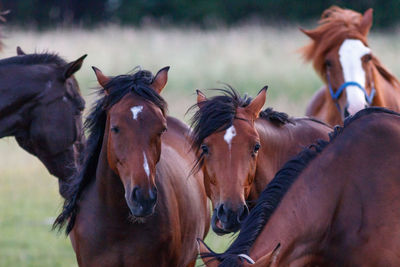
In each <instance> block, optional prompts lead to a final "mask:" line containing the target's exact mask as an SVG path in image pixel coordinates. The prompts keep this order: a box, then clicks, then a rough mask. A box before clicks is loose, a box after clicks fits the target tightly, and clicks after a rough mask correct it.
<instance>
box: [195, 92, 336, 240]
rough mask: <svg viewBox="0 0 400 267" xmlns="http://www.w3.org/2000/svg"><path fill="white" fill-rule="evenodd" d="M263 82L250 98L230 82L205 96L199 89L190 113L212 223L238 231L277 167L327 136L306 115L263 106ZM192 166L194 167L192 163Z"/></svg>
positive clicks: (227, 230) (220, 228)
mask: <svg viewBox="0 0 400 267" xmlns="http://www.w3.org/2000/svg"><path fill="white" fill-rule="evenodd" d="M266 90H267V87H265V88H263V89H262V90H261V91H260V93H259V94H258V95H257V97H256V98H254V100H251V98H249V97H247V96H245V97H241V96H240V95H239V93H238V92H237V91H236V90H234V89H233V88H231V87H229V88H228V89H225V90H224V89H220V90H219V91H220V92H222V95H218V96H215V97H212V98H210V99H207V98H206V97H205V96H204V94H203V93H201V92H200V91H197V105H194V106H193V107H192V108H198V110H197V112H196V113H195V114H194V116H193V118H192V126H193V129H194V130H193V146H192V148H193V150H194V151H195V152H196V153H197V154H198V155H199V157H198V159H197V166H195V168H197V169H202V171H203V173H204V184H205V187H206V192H207V195H208V197H209V198H210V199H211V201H212V204H213V209H214V213H213V216H212V228H213V230H214V232H216V233H217V234H221V235H222V234H226V233H230V232H236V231H238V230H239V229H240V224H241V222H242V221H243V220H244V219H245V218H246V216H247V215H248V212H249V208H251V203H252V202H255V200H257V198H258V196H259V194H260V193H261V192H262V190H263V189H264V188H265V186H266V185H267V184H268V183H269V182H270V181H271V180H272V178H273V177H274V175H275V173H276V172H277V171H278V170H279V168H280V167H282V165H283V164H284V163H285V162H286V161H287V160H288V159H290V158H291V157H292V156H294V155H296V154H297V153H298V152H299V151H301V150H302V149H303V148H304V147H307V146H308V145H309V144H312V143H313V142H315V141H316V140H317V139H320V138H323V139H328V133H329V132H330V131H331V130H332V129H331V128H330V127H329V126H327V125H325V124H324V123H321V122H319V121H316V120H313V119H309V118H296V119H295V118H289V117H288V115H286V114H284V113H280V112H276V111H273V110H272V109H271V108H268V109H266V110H264V111H261V110H262V107H263V105H264V103H265V100H266ZM194 170H196V169H194Z"/></svg>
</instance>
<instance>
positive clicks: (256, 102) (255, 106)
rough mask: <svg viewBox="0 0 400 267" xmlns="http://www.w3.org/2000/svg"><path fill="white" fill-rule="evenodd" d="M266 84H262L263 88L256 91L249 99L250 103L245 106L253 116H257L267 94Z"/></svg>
mask: <svg viewBox="0 0 400 267" xmlns="http://www.w3.org/2000/svg"><path fill="white" fill-rule="evenodd" d="M267 89H268V86H264V88H263V89H261V91H260V92H259V93H258V95H257V96H256V97H255V98H254V99H253V101H251V103H250V104H249V105H248V106H247V107H246V108H245V109H246V111H247V112H248V113H250V114H251V115H252V116H253V117H254V118H258V115H259V114H260V112H261V110H262V108H263V106H264V104H265V99H266V96H267Z"/></svg>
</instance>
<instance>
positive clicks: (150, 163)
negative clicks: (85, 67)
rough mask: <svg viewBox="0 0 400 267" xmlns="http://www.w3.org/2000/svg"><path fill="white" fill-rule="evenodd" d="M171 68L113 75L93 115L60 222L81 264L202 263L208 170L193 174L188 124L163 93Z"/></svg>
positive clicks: (102, 77) (103, 78)
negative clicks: (199, 257)
mask: <svg viewBox="0 0 400 267" xmlns="http://www.w3.org/2000/svg"><path fill="white" fill-rule="evenodd" d="M168 69H169V68H163V69H161V70H160V71H159V72H158V73H157V74H156V75H155V77H153V75H152V74H151V73H150V72H149V71H145V70H140V71H137V72H136V73H134V74H131V75H120V76H116V77H113V78H110V77H107V76H105V75H103V74H102V72H101V71H100V70H98V69H96V68H95V69H94V70H95V72H96V76H97V79H98V81H99V83H100V85H101V86H102V87H103V88H104V90H102V91H101V94H102V95H103V97H102V98H101V99H100V100H99V101H98V102H97V104H96V105H95V107H94V109H93V111H92V113H91V114H90V115H89V117H88V119H87V121H86V126H87V127H88V130H89V132H90V136H89V138H88V142H87V147H86V150H85V153H84V155H85V159H84V164H83V167H82V169H81V171H80V172H79V173H77V175H76V177H75V179H73V181H74V184H73V185H72V186H71V187H70V189H71V190H72V191H71V194H70V196H71V197H70V198H68V199H67V200H66V202H65V205H64V209H63V211H62V213H61V214H60V216H59V217H58V218H57V220H56V222H55V225H56V226H57V225H58V226H62V225H63V224H65V223H67V222H68V226H67V228H66V230H67V233H70V238H71V241H72V245H73V248H74V250H75V253H76V257H77V260H78V264H79V265H80V266H194V264H195V260H196V255H197V244H196V238H199V237H201V238H204V237H205V235H206V233H207V232H208V229H209V221H210V214H209V206H208V202H207V196H206V193H205V190H204V186H203V181H202V175H201V173H198V174H195V175H189V173H190V170H191V164H192V163H193V161H194V160H195V155H194V153H193V152H190V150H189V149H190V141H189V139H188V136H187V133H188V130H189V129H188V127H187V126H186V125H184V124H183V123H182V122H180V121H178V120H177V119H174V118H172V117H167V115H166V108H167V104H166V102H165V101H164V99H163V98H162V97H161V96H160V95H159V94H160V93H161V90H162V89H163V88H164V86H165V85H166V83H167V73H168Z"/></svg>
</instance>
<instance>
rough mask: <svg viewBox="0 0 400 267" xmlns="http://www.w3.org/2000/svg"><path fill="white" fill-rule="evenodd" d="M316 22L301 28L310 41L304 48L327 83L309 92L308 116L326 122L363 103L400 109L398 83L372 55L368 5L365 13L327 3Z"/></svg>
mask: <svg viewBox="0 0 400 267" xmlns="http://www.w3.org/2000/svg"><path fill="white" fill-rule="evenodd" d="M319 24H320V25H319V26H318V27H317V28H316V29H314V30H303V29H301V30H302V31H303V32H304V33H305V34H306V35H307V36H308V37H310V38H311V40H312V41H311V43H310V44H309V45H307V46H306V47H304V48H303V50H302V51H303V54H304V57H305V59H306V60H307V61H313V65H314V68H315V70H316V71H317V73H318V74H319V75H320V76H321V78H322V80H323V81H324V82H325V86H323V87H322V88H321V89H320V90H319V91H317V92H316V93H315V95H314V96H313V98H312V100H311V102H310V104H309V106H308V108H307V111H306V115H307V116H311V117H315V118H318V119H320V120H323V121H325V122H327V123H329V124H330V125H336V124H340V125H341V124H342V123H343V118H345V117H346V116H348V115H353V114H355V113H356V112H357V111H359V110H361V109H363V108H365V107H367V106H380V107H387V108H390V109H392V110H394V111H400V83H399V81H398V80H397V79H396V78H395V77H394V76H393V75H392V74H391V73H390V72H389V71H388V70H387V69H386V68H385V67H384V66H383V65H382V64H381V62H380V61H379V60H378V59H377V58H376V56H375V55H373V54H372V52H371V49H370V48H369V47H368V42H367V36H368V32H369V29H370V28H371V26H372V9H368V10H367V11H366V12H365V13H364V15H361V14H360V13H357V12H355V11H352V10H348V9H341V8H339V7H336V6H334V7H331V8H329V9H327V10H325V11H324V13H323V14H322V17H321V20H320V21H319Z"/></svg>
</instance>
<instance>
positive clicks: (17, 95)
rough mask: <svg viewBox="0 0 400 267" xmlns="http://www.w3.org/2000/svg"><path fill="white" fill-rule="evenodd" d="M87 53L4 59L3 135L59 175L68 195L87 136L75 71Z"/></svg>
mask: <svg viewBox="0 0 400 267" xmlns="http://www.w3.org/2000/svg"><path fill="white" fill-rule="evenodd" d="M85 57H86V55H84V56H82V57H80V58H78V59H77V60H75V61H72V62H70V63H67V62H66V61H65V60H64V59H62V58H61V57H60V56H58V55H56V54H50V53H42V54H27V55H25V54H24V55H18V56H15V57H10V58H5V59H1V60H0V96H1V97H0V138H2V137H7V136H14V137H15V139H16V140H17V142H18V144H19V146H20V147H22V148H23V149H24V150H25V151H27V152H29V153H30V154H33V155H34V156H36V157H37V158H38V159H39V160H40V161H41V162H42V163H43V164H44V165H45V166H46V168H47V170H48V171H49V172H50V173H51V174H52V175H54V176H56V177H57V178H58V179H59V180H58V181H59V186H60V193H61V195H62V196H63V197H66V195H65V192H66V187H67V183H68V181H67V180H68V179H69V177H70V176H71V175H72V174H73V173H74V171H75V170H76V168H77V166H78V165H79V158H78V157H79V156H78V155H79V153H80V151H81V150H82V148H83V146H84V143H85V137H84V133H83V131H82V111H83V109H84V107H85V101H84V99H83V98H82V96H81V94H80V89H79V85H78V82H77V81H76V79H75V77H74V75H73V74H74V73H75V72H77V71H78V70H79V69H80V68H81V66H82V63H83V60H84V59H85Z"/></svg>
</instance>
